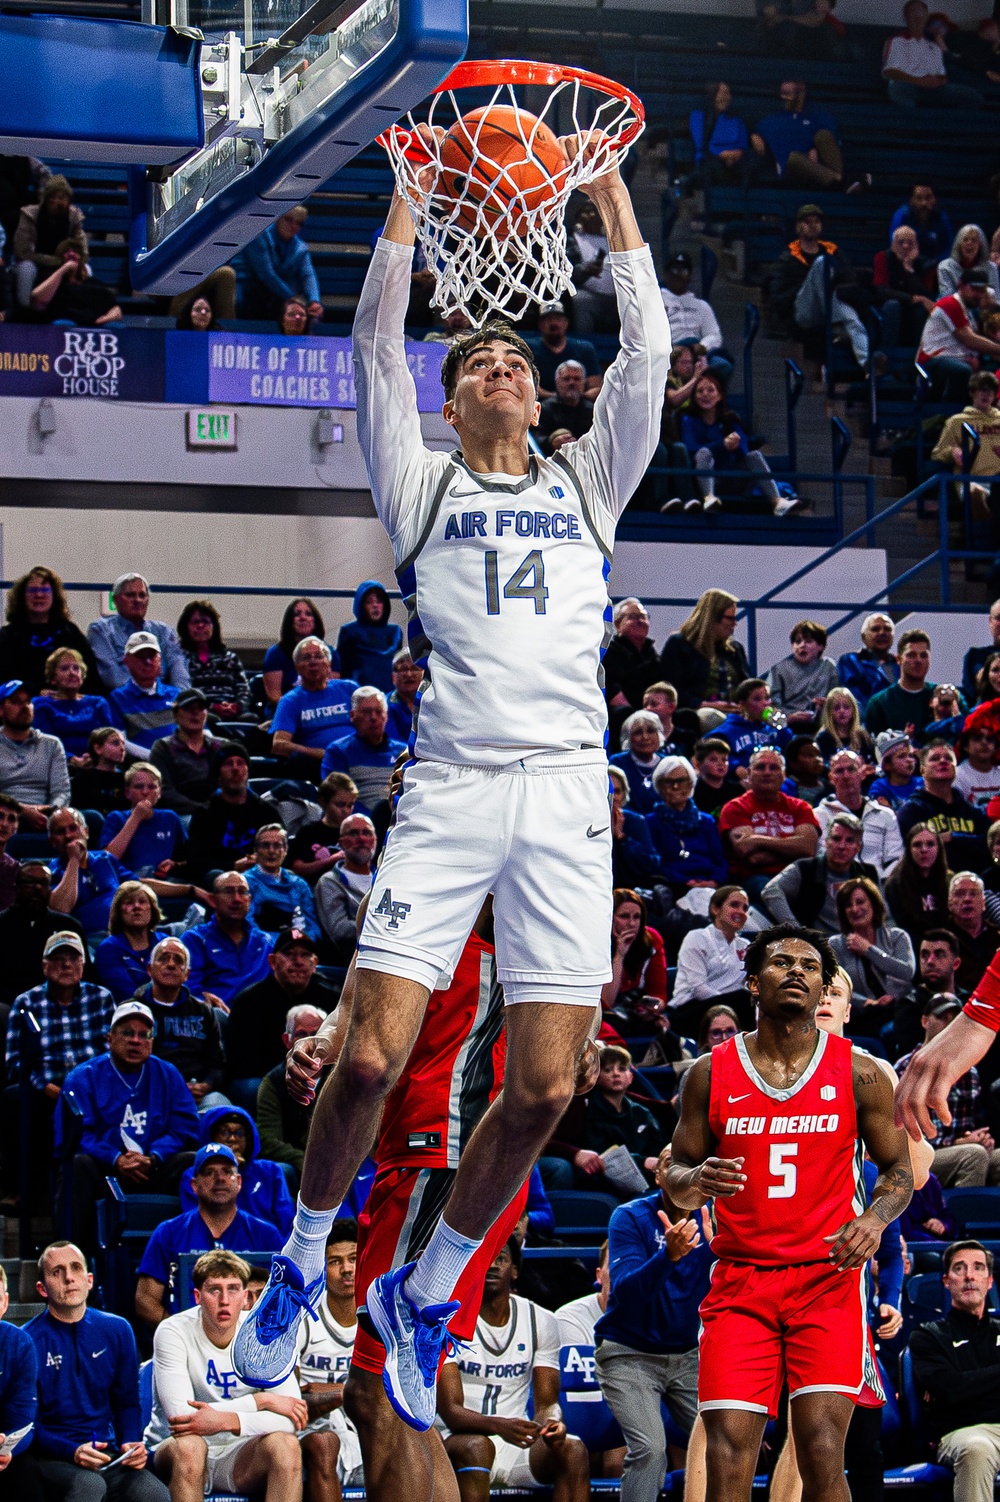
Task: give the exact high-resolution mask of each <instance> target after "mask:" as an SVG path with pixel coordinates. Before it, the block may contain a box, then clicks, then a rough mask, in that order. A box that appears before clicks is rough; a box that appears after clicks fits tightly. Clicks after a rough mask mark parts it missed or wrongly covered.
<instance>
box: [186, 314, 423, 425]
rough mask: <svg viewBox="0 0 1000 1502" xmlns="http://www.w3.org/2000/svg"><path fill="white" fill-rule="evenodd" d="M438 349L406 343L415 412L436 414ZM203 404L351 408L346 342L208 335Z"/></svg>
mask: <svg viewBox="0 0 1000 1502" xmlns="http://www.w3.org/2000/svg"><path fill="white" fill-rule="evenodd" d="M445 354H446V347H445V345H443V344H436V343H434V342H431V343H429V344H410V343H407V346H406V360H407V364H408V365H409V367H410V373H411V375H412V376H413V379H414V382H415V384H416V388H417V407H418V409H419V411H421V412H440V410H441V406H442V403H443V401H444V392H443V391H442V388H441V364H442V361H443V360H444V357H445ZM208 400H209V401H210V402H224V403H226V404H227V405H228V406H246V405H249V406H267V407H337V408H341V409H350V408H353V407H355V406H357V398H356V396H355V391H354V358H353V355H352V353H351V341H350V339H324V338H319V337H316V336H315V335H312V336H305V337H301V336H300V337H291V338H286V337H285V336H284V335H282V334H226V333H215V334H209V336H208Z"/></svg>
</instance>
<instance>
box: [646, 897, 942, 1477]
mask: <svg viewBox="0 0 1000 1502" xmlns="http://www.w3.org/2000/svg"><path fill="white" fill-rule="evenodd" d="M744 963H745V966H746V975H747V986H748V988H749V990H750V992H751V994H752V995H753V997H754V999H755V1001H756V1002H757V1008H758V1020H757V1031H756V1032H753V1033H742V1034H738V1035H737V1036H736V1037H735V1038H732V1039H730V1041H729V1042H728V1043H724V1044H722V1045H721V1046H720V1047H719V1048H716V1049H713V1050H712V1052H711V1054H707V1055H705V1056H704V1057H702V1058H700V1059H699V1060H698V1061H697V1062H696V1063H695V1064H694V1065H693V1066H692V1067H691V1069H690V1071H689V1072H688V1074H687V1076H686V1077H685V1081H684V1088H683V1090H682V1093H681V1119H680V1123H679V1125H678V1127H677V1130H676V1132H675V1134H674V1138H673V1143H672V1147H673V1160H672V1163H671V1166H670V1171H669V1175H668V1180H667V1185H668V1193H669V1195H670V1198H671V1200H672V1201H673V1203H674V1204H675V1205H678V1206H681V1207H682V1208H684V1209H688V1210H693V1209H696V1208H697V1207H698V1206H699V1205H703V1204H705V1203H706V1201H707V1200H710V1199H711V1200H714V1201H715V1217H716V1225H717V1230H716V1234H715V1236H714V1238H713V1240H712V1250H713V1252H715V1254H716V1256H717V1257H718V1258H719V1261H718V1262H717V1263H716V1266H715V1268H714V1270H713V1274H712V1285H711V1288H710V1289H709V1292H708V1294H707V1296H706V1298H705V1300H704V1302H703V1303H702V1306H701V1319H702V1337H701V1347H700V1358H699V1373H698V1399H699V1411H700V1413H701V1415H702V1418H703V1420H704V1423H705V1432H706V1438H707V1468H708V1489H707V1502H750V1495H751V1487H752V1484H753V1474H754V1466H755V1462H756V1459H757V1453H758V1450H759V1448H760V1441H761V1436H762V1435H763V1432H764V1425H765V1424H766V1422H767V1418H768V1415H771V1416H772V1417H773V1416H774V1414H775V1413H776V1411H777V1404H778V1399H779V1397H780V1395H781V1388H782V1384H783V1383H784V1382H785V1381H787V1383H788V1390H789V1396H790V1398H791V1406H790V1422H791V1426H792V1432H793V1434H794V1437H795V1449H796V1454H797V1457H798V1465H799V1471H800V1473H801V1476H802V1486H803V1498H804V1502H849V1492H848V1488H847V1483H846V1481H845V1479H844V1437H845V1434H846V1432H847V1426H848V1424H849V1423H850V1419H851V1414H852V1412H853V1409H854V1405H855V1404H856V1403H862V1404H878V1403H881V1402H882V1401H883V1397H882V1391H881V1386H880V1384H879V1378H878V1369H877V1366H876V1363H875V1355H874V1350H873V1348H872V1345H871V1340H870V1337H869V1335H868V1326H867V1321H866V1318H865V1311H866V1289H865V1282H864V1280H865V1277H866V1271H865V1269H866V1264H867V1262H868V1259H869V1258H870V1257H871V1255H872V1254H873V1252H874V1251H875V1249H876V1247H877V1246H878V1243H879V1240H880V1238H881V1235H882V1232H883V1231H884V1229H885V1227H886V1225H888V1223H889V1221H891V1220H894V1219H895V1217H896V1216H898V1215H899V1214H900V1213H901V1211H902V1210H904V1209H905V1208H906V1205H907V1204H908V1203H909V1199H910V1195H911V1193H912V1188H913V1174H912V1170H911V1167H910V1159H909V1153H908V1150H907V1139H906V1136H905V1134H904V1133H903V1132H902V1131H900V1130H899V1129H898V1128H897V1127H896V1125H895V1123H894V1121H893V1105H892V1084H891V1082H890V1080H889V1079H888V1077H887V1076H886V1075H885V1074H884V1073H883V1072H882V1070H881V1069H879V1068H878V1066H877V1064H876V1063H875V1061H874V1060H873V1059H872V1058H870V1057H869V1056H868V1055H867V1054H863V1053H861V1052H859V1051H856V1050H855V1049H854V1048H853V1047H852V1045H851V1042H850V1039H848V1038H839V1037H836V1036H833V1035H831V1034H828V1033H824V1032H820V1031H818V1030H817V1027H816V1018H815V1014H816V1008H817V1006H818V1005H819V1003H820V1000H821V998H822V996H823V988H824V986H825V985H829V983H830V982H831V981H832V980H833V978H834V976H835V974H836V969H837V965H836V960H835V958H834V955H833V952H832V950H831V949H830V946H829V943H828V942H827V940H826V939H825V938H823V937H822V936H821V935H820V934H817V933H812V932H810V931H809V930H804V929H801V928H793V927H792V926H791V925H784V924H781V925H778V926H777V927H775V928H771V929H768V930H767V931H766V932H764V933H762V934H759V935H758V936H757V938H756V939H755V940H754V941H753V943H752V944H751V945H750V948H749V949H748V950H747V953H746V956H745V959H744ZM866 1150H867V1152H868V1155H869V1157H870V1158H871V1159H872V1161H873V1162H874V1163H875V1166H876V1167H877V1169H878V1170H879V1174H878V1178H877V1180H876V1182H875V1187H874V1189H873V1191H872V1194H871V1203H870V1204H869V1203H867V1197H866V1194H865V1185H864V1174H863V1171H862V1170H863V1157H864V1152H865V1151H866Z"/></svg>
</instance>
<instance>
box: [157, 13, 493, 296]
mask: <svg viewBox="0 0 1000 1502" xmlns="http://www.w3.org/2000/svg"><path fill="white" fill-rule="evenodd" d="M236 5H238V6H239V7H240V9H239V10H238V11H236V10H235V9H234V6H236ZM177 19H178V20H179V21H180V20H182V21H183V22H185V23H186V28H197V30H198V31H200V32H201V33H202V34H203V37H204V40H203V42H202V43H201V55H200V59H199V61H198V69H199V79H200V84H201V90H202V104H203V115H204V126H205V131H204V144H203V145H202V146H201V147H200V148H199V149H197V150H195V151H193V152H192V153H191V154H190V155H188V156H187V157H186V158H185V159H184V160H183V161H182V162H180V163H179V164H176V163H175V164H173V165H168V166H166V167H162V166H161V167H155V166H154V167H149V166H147V167H146V168H145V169H142V168H133V169H132V170H131V173H130V184H129V196H130V208H131V219H132V223H131V236H130V240H131V246H130V248H131V256H132V284H133V286H134V287H135V288H136V290H138V291H144V292H156V293H167V294H176V293H178V292H184V291H187V290H188V289H189V288H190V287H193V286H195V285H196V284H197V283H198V282H199V281H201V280H202V278H203V277H205V276H207V275H208V273H209V272H210V271H214V270H215V269H216V267H218V266H221V265H223V264H225V262H227V261H229V260H231V259H232V257H233V256H234V255H235V254H236V252H237V251H238V250H240V249H241V248H242V247H243V246H244V245H245V244H247V242H248V241H250V240H252V239H254V238H255V237H256V236H257V235H259V234H260V233H261V232H262V231H263V230H264V229H266V228H267V226H268V225H269V224H270V223H271V222H272V221H273V220H274V219H276V218H278V217H279V216H280V215H281V214H282V213H284V212H285V210H286V209H288V208H290V207H292V206H293V205H294V204H297V203H300V202H301V201H302V200H303V199H304V198H306V197H308V195H309V194H310V193H311V192H312V191H314V190H315V189H316V188H318V187H319V186H320V185H321V184H322V183H324V182H326V181H327V179H328V178H329V177H331V176H332V174H333V173H334V172H336V171H337V170H338V168H340V167H342V166H343V165H344V164H345V163H346V162H348V161H350V159H351V158H352V157H353V156H355V155H356V154H357V152H358V151H360V150H361V149H362V148H363V147H364V146H367V145H368V144H369V143H370V142H371V141H373V140H374V139H375V138H376V136H378V134H379V133H380V131H382V130H383V129H384V128H385V127H386V126H387V125H389V124H391V123H392V122H393V121H395V120H397V119H399V117H400V116H401V115H402V114H404V113H405V112H406V111H407V110H408V109H410V108H412V107H413V106H414V105H416V104H417V103H418V102H419V101H420V100H421V99H423V98H424V97H425V96H426V95H427V94H429V93H430V91H431V90H432V89H434V88H435V87H436V86H437V85H438V84H439V83H440V82H441V81H442V79H444V78H445V77H446V76H447V74H448V73H449V72H450V70H451V69H452V67H453V66H454V64H455V63H456V62H458V61H459V60H460V58H461V57H462V55H463V54H464V51H465V47H466V45H467V42H468V0H314V3H313V4H312V5H310V6H309V7H308V8H307V9H305V10H303V11H302V12H301V13H299V9H298V5H297V4H296V3H295V0H187V4H186V6H185V9H184V12H183V14H182V15H178V17H177Z"/></svg>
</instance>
